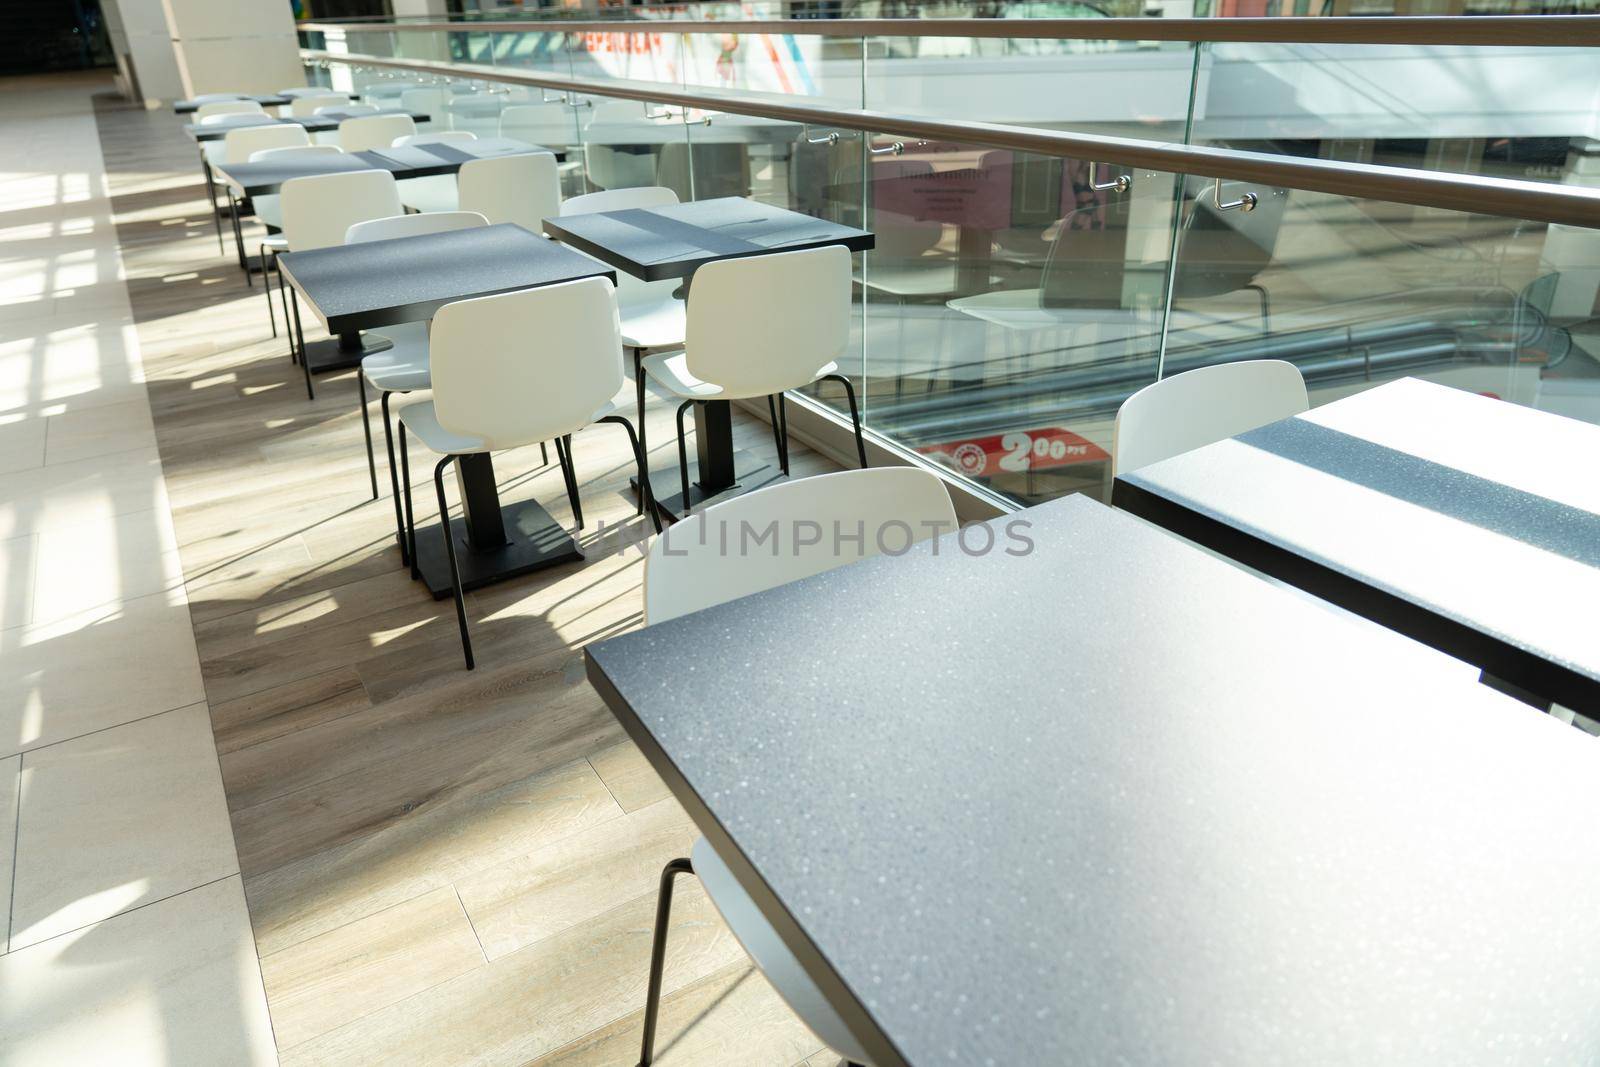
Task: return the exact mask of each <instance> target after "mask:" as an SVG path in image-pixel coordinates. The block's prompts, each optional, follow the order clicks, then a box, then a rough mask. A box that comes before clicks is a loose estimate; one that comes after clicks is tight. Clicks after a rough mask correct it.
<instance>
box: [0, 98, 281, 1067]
mask: <svg viewBox="0 0 1600 1067" xmlns="http://www.w3.org/2000/svg"><path fill="white" fill-rule="evenodd" d="M109 89H110V84H109V80H108V79H104V78H100V77H93V76H83V77H78V76H68V77H60V76H57V77H50V78H40V79H11V80H8V81H7V82H5V83H0V141H3V142H4V143H5V144H6V145H7V146H8V152H7V155H6V158H5V159H4V160H3V161H0V205H3V210H0V1063H6V1064H50V1065H52V1067H54V1065H59V1064H66V1063H119V1064H135V1063H168V1064H176V1063H227V1064H258V1063H272V1062H275V1061H276V1054H275V1052H274V1042H273V1038H272V1030H271V1024H270V1022H269V1020H268V1015H267V1004H266V998H265V995H264V992H263V986H262V981H261V973H260V967H259V964H258V961H257V957H256V951H255V944H254V941H253V938H252V935H251V929H250V920H249V913H248V911H247V909H246V906H245V899H244V890H243V883H242V880H241V878H240V875H239V860H238V855H237V853H236V850H235V848H234V841H233V833H232V830H231V828H230V826H229V820H228V809H227V801H226V799H225V796H224V793H223V788H222V775H221V771H220V769H219V767H218V763H217V755H216V747H215V744H214V741H213V737H212V730H211V723H210V715H209V712H208V709H207V707H206V705H205V703H204V699H205V690H204V687H203V685H202V682H201V674H200V664H199V660H198V657H197V655H196V650H195V640H194V632H193V629H192V624H191V620H190V614H189V607H188V601H187V596H186V592H185V589H184V585H183V574H182V569H181V566H180V565H179V562H178V555H177V545H176V539H175V537H174V533H173V524H172V516H171V512H170V507H169V504H168V500H167V494H166V484H165V479H164V478H163V475H162V468H161V462H160V459H159V458H158V455H157V452H156V439H155V432H154V427H153V424H152V420H151V415H150V403H149V399H148V397H147V395H146V390H145V384H144V374H143V368H142V365H141V360H140V352H139V344H138V337H137V333H136V331H135V329H134V324H133V316H132V313H131V311H130V309H129V303H128V293H127V288H126V285H125V281H124V275H123V271H122V264H121V257H120V254H119V250H118V245H117V240H116V233H115V230H114V229H113V227H112V223H111V217H110V205H109V200H108V197H107V193H106V186H105V175H104V169H103V162H102V159H101V153H100V142H99V138H98V136H97V134H96V127H95V122H94V117H93V105H92V94H93V93H94V92H97V91H108V90H109Z"/></svg>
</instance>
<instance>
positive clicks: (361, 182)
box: [278, 170, 403, 499]
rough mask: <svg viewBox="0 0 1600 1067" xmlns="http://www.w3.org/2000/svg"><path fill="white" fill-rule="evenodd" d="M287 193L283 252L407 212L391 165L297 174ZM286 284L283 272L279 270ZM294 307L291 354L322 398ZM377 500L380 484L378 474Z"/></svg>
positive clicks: (322, 243) (320, 244) (333, 241)
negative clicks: (330, 172) (312, 371)
mask: <svg viewBox="0 0 1600 1067" xmlns="http://www.w3.org/2000/svg"><path fill="white" fill-rule="evenodd" d="M278 195H279V196H280V197H282V201H281V203H282V208H283V233H282V234H281V237H282V242H281V244H280V246H279V248H278V251H279V252H280V253H281V252H285V251H288V252H305V251H308V250H310V249H315V248H330V247H332V246H334V245H342V244H344V238H345V234H346V233H347V232H348V231H349V229H350V227H352V226H354V225H355V224H356V223H358V222H366V221H367V220H368V219H382V218H388V217H389V216H391V215H399V214H401V212H402V211H403V209H402V208H401V206H400V194H399V193H398V192H396V191H395V181H394V175H393V174H390V173H389V172H388V171H386V170H356V171H349V172H347V173H343V174H318V175H314V176H310V177H305V178H291V179H289V180H288V181H286V182H284V183H283V185H282V186H281V187H280V188H279V190H278ZM278 285H279V287H280V288H282V287H283V274H282V272H281V271H280V272H279V274H278ZM288 306H289V307H292V308H293V309H294V344H293V345H291V347H290V354H291V356H292V357H293V358H295V359H298V360H299V362H300V364H301V369H302V370H304V371H305V378H306V397H307V399H315V398H316V389H315V387H314V386H313V385H312V382H311V367H310V364H309V363H307V362H306V350H305V334H304V333H303V331H302V330H301V329H300V305H299V298H298V297H295V298H294V300H293V301H292V302H291V303H289V304H288ZM372 496H373V499H377V496H378V487H377V482H376V479H374V482H373V487H372Z"/></svg>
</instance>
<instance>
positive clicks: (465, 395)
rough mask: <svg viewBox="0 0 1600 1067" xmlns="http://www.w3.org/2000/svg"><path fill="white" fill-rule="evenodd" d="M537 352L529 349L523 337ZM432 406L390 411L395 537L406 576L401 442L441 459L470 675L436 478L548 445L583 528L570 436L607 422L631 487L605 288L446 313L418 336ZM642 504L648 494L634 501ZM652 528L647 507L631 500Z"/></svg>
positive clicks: (583, 287) (591, 285) (500, 300)
mask: <svg viewBox="0 0 1600 1067" xmlns="http://www.w3.org/2000/svg"><path fill="white" fill-rule="evenodd" d="M535 336H536V337H538V339H539V343H538V344H536V345H533V346H530V345H529V344H528V339H529V338H530V337H535ZM429 347H430V349H431V359H430V363H431V373H432V378H433V398H432V399H431V400H417V401H413V402H411V403H409V404H407V405H406V406H405V407H403V408H401V409H400V427H401V429H400V470H401V479H400V480H401V485H402V491H403V492H404V494H405V505H406V509H405V510H406V536H407V539H408V542H409V547H410V555H411V561H412V567H413V574H415V567H416V559H417V542H416V524H415V521H414V519H413V517H412V509H411V478H410V464H409V461H408V459H407V457H406V431H407V430H410V431H411V432H412V433H413V434H415V435H416V436H417V437H418V438H419V439H420V440H421V441H422V443H423V444H424V445H426V446H428V448H430V449H432V450H433V451H434V452H435V453H438V454H439V455H441V456H443V458H442V459H441V460H439V462H438V463H437V464H436V465H435V466H434V469H433V484H434V488H435V489H436V490H437V492H438V497H439V529H440V531H441V535H442V536H443V538H444V543H445V554H446V556H447V557H448V559H449V561H450V581H451V586H452V588H453V591H454V593H455V601H456V622H457V623H458V624H459V625H460V627H461V651H462V653H463V655H464V656H465V657H466V661H467V669H468V670H471V669H472V668H473V659H472V637H471V635H470V634H469V633H468V632H467V609H466V603H465V600H464V598H463V596H462V591H461V572H460V569H459V567H458V566H457V564H456V546H455V537H454V535H453V534H452V532H451V526H450V509H449V505H448V503H447V502H446V500H445V496H444V469H445V468H446V467H447V466H449V465H450V462H451V460H452V459H454V458H455V457H456V456H462V455H472V454H476V453H483V452H498V451H502V450H504V449H508V448H517V447H519V446H522V445H529V444H533V443H534V442H536V441H548V440H550V439H551V438H554V439H555V441H556V455H557V456H558V457H559V458H560V460H561V466H562V471H563V473H564V474H565V475H566V481H567V496H568V498H569V499H570V500H571V502H572V511H573V516H574V518H575V519H576V520H577V523H578V526H579V528H580V529H582V526H583V512H582V509H581V508H580V506H579V504H578V481H577V472H576V470H575V469H574V467H573V463H572V434H574V433H576V432H577V431H579V430H581V429H583V428H584V427H585V426H588V425H590V424H592V423H596V422H614V423H617V424H619V425H620V426H622V427H623V428H624V429H625V430H627V432H628V442H629V444H630V445H632V446H633V454H634V461H635V463H636V464H637V466H638V472H639V482H640V485H642V486H645V487H646V489H648V473H647V471H646V469H645V464H644V453H642V452H641V451H640V450H639V438H638V435H637V434H635V433H634V430H633V424H632V423H630V422H629V421H628V418H627V416H625V415H619V414H616V411H617V405H616V403H615V402H614V400H613V399H612V398H613V397H615V396H616V394H617V391H618V390H619V389H621V388H622V381H623V379H622V340H621V338H620V337H619V336H618V334H617V301H616V296H615V294H614V292H613V290H612V286H611V283H610V281H608V280H606V279H604V278H583V279H579V280H577V281H571V282H563V283H561V284H559V285H550V286H545V287H543V288H539V289H523V290H520V291H517V292H512V293H502V294H500V295H498V296H486V297H479V298H477V299H473V300H462V301H458V302H456V303H454V304H446V305H445V306H444V307H443V308H440V309H439V312H438V314H437V315H435V316H434V319H433V328H432V330H431V331H430V334H429ZM645 495H646V496H648V493H646V494H645ZM639 506H640V509H641V510H646V509H648V510H649V512H650V516H651V518H652V520H654V521H655V522H656V525H657V529H659V528H660V520H659V519H657V518H656V515H655V507H654V505H653V502H651V501H649V500H648V499H641V500H640V502H639Z"/></svg>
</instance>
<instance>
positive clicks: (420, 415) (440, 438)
mask: <svg viewBox="0 0 1600 1067" xmlns="http://www.w3.org/2000/svg"><path fill="white" fill-rule="evenodd" d="M368 358H371V357H368ZM361 364H362V370H363V372H364V371H365V370H366V360H362V361H361ZM631 393H632V391H631V390H629V391H628V395H624V394H622V393H618V394H617V397H616V399H614V400H608V401H606V402H605V403H604V404H602V405H600V408H599V410H597V411H596V412H595V413H594V415H593V416H592V417H590V418H589V419H588V420H587V421H586V422H584V424H583V425H584V426H587V425H588V424H589V423H591V422H599V421H600V420H601V419H603V418H605V417H606V416H607V415H610V414H611V413H612V412H614V411H616V410H617V408H618V407H620V406H621V403H622V402H624V401H632V399H633V397H632V395H631ZM400 421H401V422H403V423H405V427H406V429H408V430H410V431H411V432H412V433H414V434H416V436H417V439H418V440H420V441H421V442H422V443H423V444H425V445H427V446H428V447H429V448H431V449H433V451H435V452H437V453H439V454H440V455H442V456H464V455H470V454H472V453H474V452H487V451H489V449H488V448H486V447H485V446H484V443H483V439H482V438H480V437H471V436H468V435H466V434H459V433H455V432H453V431H451V430H447V429H445V428H444V427H443V426H440V425H439V416H438V415H436V414H435V413H434V410H433V401H432V400H416V401H413V402H412V403H410V404H407V405H406V406H405V407H403V408H401V409H400ZM582 428H583V427H582V426H574V427H573V429H574V430H579V429H582ZM528 443H529V444H534V443H536V442H533V441H529V442H528Z"/></svg>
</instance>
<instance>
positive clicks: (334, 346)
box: [305, 333, 394, 374]
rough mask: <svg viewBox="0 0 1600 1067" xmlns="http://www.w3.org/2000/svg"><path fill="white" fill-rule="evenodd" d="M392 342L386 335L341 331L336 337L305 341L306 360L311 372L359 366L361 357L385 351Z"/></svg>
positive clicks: (316, 372)
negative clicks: (372, 335) (366, 334)
mask: <svg viewBox="0 0 1600 1067" xmlns="http://www.w3.org/2000/svg"><path fill="white" fill-rule="evenodd" d="M393 347H394V342H393V341H390V340H389V339H388V338H386V337H365V336H362V335H361V334H360V333H343V334H340V335H339V336H338V337H324V338H322V339H320V340H317V341H307V342H306V343H305V352H306V362H307V363H309V364H310V366H311V373H312V374H322V373H323V372H325V371H330V370H343V369H345V368H346V367H359V366H360V365H361V360H362V357H364V356H370V355H372V354H373V353H374V352H387V351H388V350H389V349H391V348H393Z"/></svg>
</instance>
